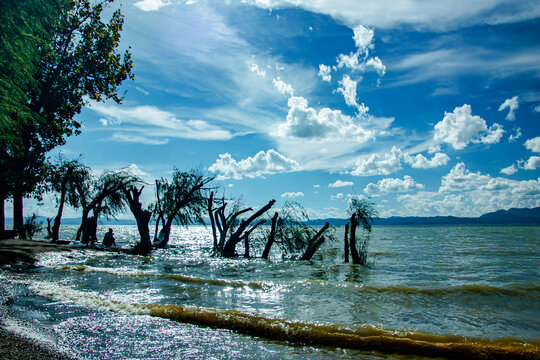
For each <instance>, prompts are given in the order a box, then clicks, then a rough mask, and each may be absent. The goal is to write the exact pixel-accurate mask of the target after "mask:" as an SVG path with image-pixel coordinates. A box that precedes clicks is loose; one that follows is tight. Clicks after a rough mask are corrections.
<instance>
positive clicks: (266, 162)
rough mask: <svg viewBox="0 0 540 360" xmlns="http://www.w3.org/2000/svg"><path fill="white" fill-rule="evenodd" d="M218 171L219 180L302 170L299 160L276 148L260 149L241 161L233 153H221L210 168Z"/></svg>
mask: <svg viewBox="0 0 540 360" xmlns="http://www.w3.org/2000/svg"><path fill="white" fill-rule="evenodd" d="M208 170H209V171H212V172H215V173H218V174H219V175H218V178H217V179H218V180H224V179H230V178H233V179H238V180H239V179H242V178H243V177H248V178H254V177H258V176H263V175H266V174H277V173H283V172H290V171H297V170H300V164H298V162H296V161H294V160H291V159H288V158H287V157H285V156H283V155H281V154H280V153H278V152H277V151H275V150H268V151H267V152H264V151H259V152H258V153H257V154H256V155H255V156H253V157H248V158H247V159H243V160H240V161H236V160H234V159H233V158H232V156H231V154H229V153H225V154H220V155H219V158H218V159H217V160H216V162H215V163H214V164H213V165H211V166H210V167H209V168H208Z"/></svg>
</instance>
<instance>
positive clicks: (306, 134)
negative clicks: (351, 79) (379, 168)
mask: <svg viewBox="0 0 540 360" xmlns="http://www.w3.org/2000/svg"><path fill="white" fill-rule="evenodd" d="M288 105H289V112H288V114H287V118H286V122H285V123H282V124H281V125H279V127H278V130H277V135H278V136H282V137H288V136H292V137H297V138H304V139H325V138H327V139H333V140H335V139H339V138H344V139H348V140H349V141H351V140H354V141H357V142H360V143H363V142H366V141H368V140H370V139H372V138H374V136H375V135H374V132H373V131H372V130H366V129H364V128H363V127H362V126H361V125H360V124H358V121H356V120H355V119H354V118H352V117H350V116H347V115H345V114H343V113H342V112H341V111H339V110H332V109H329V108H322V109H321V110H320V111H317V110H316V109H314V108H312V107H310V106H308V101H307V100H306V99H305V98H303V97H300V96H292V97H291V98H289V101H288Z"/></svg>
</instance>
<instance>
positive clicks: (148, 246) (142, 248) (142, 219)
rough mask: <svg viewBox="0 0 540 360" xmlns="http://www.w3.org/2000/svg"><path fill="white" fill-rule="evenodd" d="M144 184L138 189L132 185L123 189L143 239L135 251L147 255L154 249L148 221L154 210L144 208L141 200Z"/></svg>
mask: <svg viewBox="0 0 540 360" xmlns="http://www.w3.org/2000/svg"><path fill="white" fill-rule="evenodd" d="M143 189H144V186H143V187H141V189H140V190H139V189H137V188H136V187H135V186H131V187H130V188H129V189H123V193H124V196H125V197H126V199H127V201H128V204H129V209H130V210H131V212H132V213H133V216H134V217H135V220H136V221H137V229H138V230H139V235H140V237H141V241H140V242H139V243H138V244H137V245H135V248H134V252H135V253H137V254H141V255H146V254H148V253H150V251H152V242H151V241H150V229H149V228H148V223H149V222H150V218H151V217H152V212H150V211H148V210H143V208H142V204H141V201H140V197H141V193H142V191H143Z"/></svg>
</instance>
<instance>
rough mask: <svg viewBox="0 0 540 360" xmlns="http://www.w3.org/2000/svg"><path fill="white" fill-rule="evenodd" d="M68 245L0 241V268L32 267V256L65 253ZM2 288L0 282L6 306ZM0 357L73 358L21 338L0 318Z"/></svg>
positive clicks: (38, 359)
mask: <svg viewBox="0 0 540 360" xmlns="http://www.w3.org/2000/svg"><path fill="white" fill-rule="evenodd" d="M69 250H70V249H69V246H66V245H57V244H52V243H49V242H42V241H30V240H21V239H8V240H0V268H6V267H10V266H21V267H25V266H33V264H34V262H35V255H36V254H37V253H40V252H48V251H69ZM5 285H6V284H3V283H1V282H0V302H1V303H2V304H3V305H7V304H9V301H10V299H9V296H8V293H7V292H6V291H5ZM0 358H2V359H6V360H7V359H9V360H18V359H20V360H23V359H24V360H28V359H35V360H41V359H43V360H45V359H53V360H68V359H73V358H71V357H69V356H66V355H64V354H61V353H58V352H56V351H54V350H52V349H50V348H48V347H47V346H45V345H43V344H40V343H38V342H37V341H35V340H32V339H28V338H25V337H23V336H21V335H19V334H16V333H14V332H11V331H9V330H8V329H6V327H5V324H4V322H3V320H2V318H0Z"/></svg>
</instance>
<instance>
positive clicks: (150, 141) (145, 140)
mask: <svg viewBox="0 0 540 360" xmlns="http://www.w3.org/2000/svg"><path fill="white" fill-rule="evenodd" d="M111 138H112V139H113V140H117V141H121V142H128V143H135V144H145V145H165V144H168V143H169V139H164V138H156V137H146V136H141V135H136V134H131V133H129V134H126V133H120V132H116V133H114V134H112V137H111Z"/></svg>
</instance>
